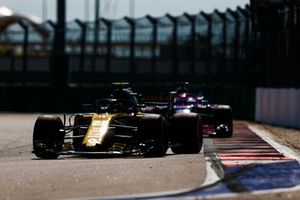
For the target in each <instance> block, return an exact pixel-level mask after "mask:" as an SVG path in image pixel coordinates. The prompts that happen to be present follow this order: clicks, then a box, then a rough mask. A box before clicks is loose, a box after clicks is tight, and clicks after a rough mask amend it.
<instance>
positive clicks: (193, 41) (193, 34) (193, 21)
mask: <svg viewBox="0 0 300 200" xmlns="http://www.w3.org/2000/svg"><path fill="white" fill-rule="evenodd" d="M183 15H184V16H185V17H186V18H187V19H188V20H189V22H190V23H191V36H190V47H191V58H190V62H191V70H190V72H191V75H194V73H195V71H196V16H195V15H190V14H187V13H184V14H183Z"/></svg>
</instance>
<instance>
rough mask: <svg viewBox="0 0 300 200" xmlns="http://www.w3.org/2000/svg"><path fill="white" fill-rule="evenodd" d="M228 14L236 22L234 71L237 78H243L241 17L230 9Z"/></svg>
mask: <svg viewBox="0 0 300 200" xmlns="http://www.w3.org/2000/svg"><path fill="white" fill-rule="evenodd" d="M228 13H229V14H230V15H231V16H232V17H233V18H234V20H235V30H234V32H235V33H234V38H235V42H234V71H235V72H237V74H235V76H234V77H235V78H239V77H241V74H240V69H239V67H240V66H239V54H240V16H239V14H238V13H237V12H235V11H232V10H230V9H228Z"/></svg>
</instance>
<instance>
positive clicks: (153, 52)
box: [146, 15, 157, 74]
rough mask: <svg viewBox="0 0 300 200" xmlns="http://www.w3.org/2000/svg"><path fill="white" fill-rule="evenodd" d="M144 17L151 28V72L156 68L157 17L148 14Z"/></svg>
mask: <svg viewBox="0 0 300 200" xmlns="http://www.w3.org/2000/svg"><path fill="white" fill-rule="evenodd" d="M146 18H147V19H148V20H149V21H150V22H151V24H152V26H153V28H152V55H151V60H152V61H151V63H152V66H151V73H152V74H154V73H155V69H156V63H157V58H156V48H157V19H155V18H153V17H152V16H150V15H147V16H146Z"/></svg>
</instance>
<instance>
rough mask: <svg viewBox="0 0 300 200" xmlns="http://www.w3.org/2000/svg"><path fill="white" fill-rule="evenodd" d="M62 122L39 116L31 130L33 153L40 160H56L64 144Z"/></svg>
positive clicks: (46, 116)
mask: <svg viewBox="0 0 300 200" xmlns="http://www.w3.org/2000/svg"><path fill="white" fill-rule="evenodd" d="M61 129H63V122H62V120H61V119H60V118H59V117H55V116H49V115H45V116H39V117H38V119H37V120H36V122H35V125H34V130H33V142H32V143H33V152H34V154H35V155H36V156H37V157H39V158H42V159H56V158H57V157H58V155H59V154H58V153H59V152H60V151H61V150H62V146H63V143H64V132H62V131H61Z"/></svg>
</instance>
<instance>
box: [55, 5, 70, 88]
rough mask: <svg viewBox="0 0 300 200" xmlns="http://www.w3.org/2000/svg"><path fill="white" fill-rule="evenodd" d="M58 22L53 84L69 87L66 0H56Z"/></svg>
mask: <svg viewBox="0 0 300 200" xmlns="http://www.w3.org/2000/svg"><path fill="white" fill-rule="evenodd" d="M56 6H57V24H56V26H55V35H54V41H53V49H52V56H53V57H52V59H51V72H52V75H53V77H52V85H53V86H55V87H59V88H61V87H62V88H64V87H68V83H69V80H68V79H69V76H68V75H69V74H68V72H69V66H68V58H67V55H66V51H65V48H66V38H65V36H66V33H65V32H66V24H65V22H66V0H56Z"/></svg>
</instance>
